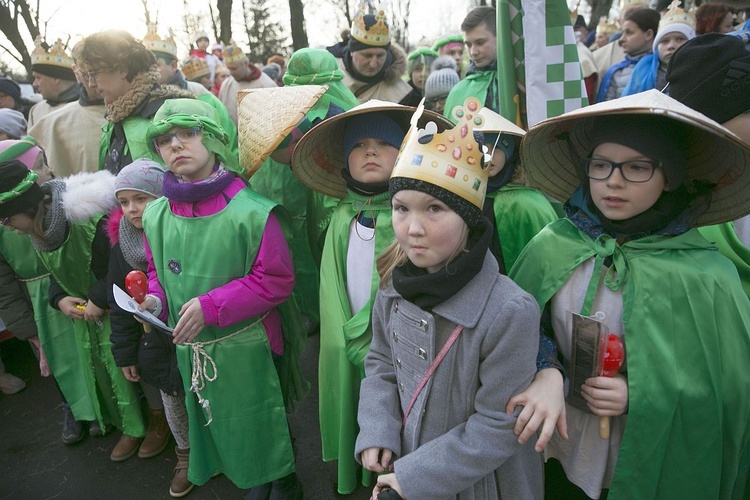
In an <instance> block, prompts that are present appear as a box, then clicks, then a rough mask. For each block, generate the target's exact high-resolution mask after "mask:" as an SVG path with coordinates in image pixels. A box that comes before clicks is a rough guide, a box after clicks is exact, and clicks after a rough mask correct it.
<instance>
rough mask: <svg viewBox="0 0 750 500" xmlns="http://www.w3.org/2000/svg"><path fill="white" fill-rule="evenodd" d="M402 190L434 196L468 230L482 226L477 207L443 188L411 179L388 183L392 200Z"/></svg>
mask: <svg viewBox="0 0 750 500" xmlns="http://www.w3.org/2000/svg"><path fill="white" fill-rule="evenodd" d="M403 190H412V191H420V192H422V193H425V194H429V195H430V196H434V197H435V198H437V199H438V200H440V201H442V202H443V203H445V204H446V205H448V206H449V207H450V208H451V210H453V211H454V212H456V213H457V214H458V215H460V216H461V218H462V219H463V220H464V222H466V225H467V226H469V227H470V228H473V227H477V226H479V225H480V224H482V210H481V209H480V208H479V207H477V206H476V205H474V204H472V203H471V202H469V201H467V200H465V199H464V198H461V197H460V196H458V195H457V194H455V193H452V192H450V191H448V190H447V189H445V188H442V187H440V186H437V185H435V184H432V183H430V182H426V181H422V180H419V179H414V178H412V177H391V180H390V181H389V182H388V194H390V197H391V198H393V195H394V194H396V193H398V192H399V191H403Z"/></svg>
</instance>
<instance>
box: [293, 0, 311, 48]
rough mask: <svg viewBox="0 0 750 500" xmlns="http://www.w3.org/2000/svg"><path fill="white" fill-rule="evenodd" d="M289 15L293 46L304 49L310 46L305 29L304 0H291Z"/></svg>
mask: <svg viewBox="0 0 750 500" xmlns="http://www.w3.org/2000/svg"><path fill="white" fill-rule="evenodd" d="M289 15H290V22H291V25H292V48H293V49H294V50H299V49H304V48H305V47H307V46H309V45H310V43H309V42H308V41H307V31H306V30H305V11H304V5H303V4H302V0H289Z"/></svg>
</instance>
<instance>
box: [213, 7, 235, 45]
mask: <svg viewBox="0 0 750 500" xmlns="http://www.w3.org/2000/svg"><path fill="white" fill-rule="evenodd" d="M216 7H217V8H218V9H219V30H220V31H219V39H220V40H221V41H222V42H223V43H225V44H226V43H229V42H230V41H231V40H232V0H217V2H216Z"/></svg>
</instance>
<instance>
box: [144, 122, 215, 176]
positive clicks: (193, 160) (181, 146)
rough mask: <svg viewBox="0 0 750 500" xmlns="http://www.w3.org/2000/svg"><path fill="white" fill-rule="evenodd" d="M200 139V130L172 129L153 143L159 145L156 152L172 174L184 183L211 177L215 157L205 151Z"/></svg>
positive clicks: (201, 137) (201, 134) (201, 135)
mask: <svg viewBox="0 0 750 500" xmlns="http://www.w3.org/2000/svg"><path fill="white" fill-rule="evenodd" d="M189 131H193V133H192V134H191V133H189ZM170 136H171V137H170ZM167 139H169V142H167ZM202 139H203V133H202V132H201V131H200V130H197V131H195V130H194V129H179V128H173V129H172V130H170V131H169V132H168V133H166V134H164V135H162V136H159V137H156V138H155V139H154V141H155V142H156V143H157V144H159V146H158V150H157V151H158V153H159V155H161V157H162V159H163V160H164V164H165V165H166V166H167V168H168V169H169V170H170V171H171V172H172V173H174V174H175V175H177V176H179V177H181V178H182V179H183V180H185V181H188V182H196V181H202V180H203V179H205V178H207V177H208V176H209V175H211V172H213V168H214V164H215V163H216V155H214V153H212V152H211V151H209V150H207V149H206V147H205V146H204V145H203V143H202V142H201V141H202Z"/></svg>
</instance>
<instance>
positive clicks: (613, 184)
mask: <svg viewBox="0 0 750 500" xmlns="http://www.w3.org/2000/svg"><path fill="white" fill-rule="evenodd" d="M591 157H592V158H602V159H605V160H609V161H612V162H616V163H620V162H628V161H636V162H637V161H638V160H652V158H649V157H647V156H645V155H643V154H641V153H639V152H638V151H636V150H635V149H632V148H629V147H627V146H623V145H622V144H616V143H614V142H605V143H603V144H600V145H598V146H597V147H596V149H594V152H593V153H592V154H591ZM589 187H590V189H591V198H592V200H593V201H594V205H596V208H598V209H599V211H600V212H601V213H602V214H604V216H605V217H606V218H608V219H609V220H613V221H614V220H626V219H630V218H631V217H635V216H636V215H639V214H642V213H643V212H645V211H646V210H648V209H649V208H651V207H652V206H653V205H654V203H656V200H658V199H659V197H660V196H661V194H662V192H664V191H667V187H666V178H665V177H664V171H663V170H662V169H661V168H657V169H656V170H655V171H654V175H653V177H651V179H649V180H648V181H646V182H638V183H636V182H630V181H626V180H625V178H623V176H622V171H621V170H620V169H617V168H615V169H613V170H612V174H611V175H610V176H609V177H608V178H607V179H604V180H594V179H589Z"/></svg>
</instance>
